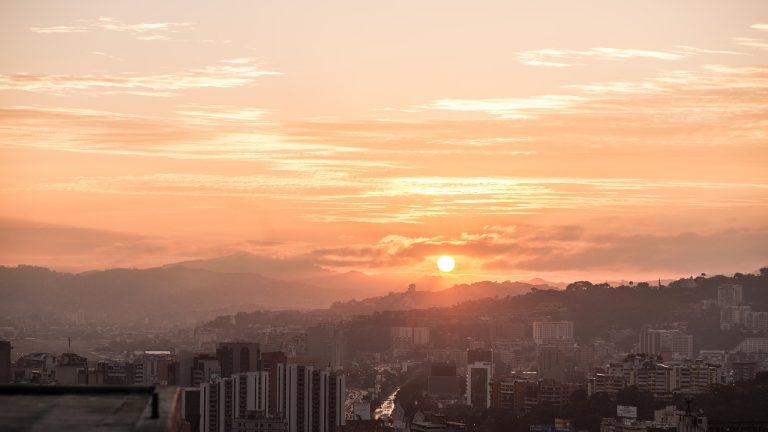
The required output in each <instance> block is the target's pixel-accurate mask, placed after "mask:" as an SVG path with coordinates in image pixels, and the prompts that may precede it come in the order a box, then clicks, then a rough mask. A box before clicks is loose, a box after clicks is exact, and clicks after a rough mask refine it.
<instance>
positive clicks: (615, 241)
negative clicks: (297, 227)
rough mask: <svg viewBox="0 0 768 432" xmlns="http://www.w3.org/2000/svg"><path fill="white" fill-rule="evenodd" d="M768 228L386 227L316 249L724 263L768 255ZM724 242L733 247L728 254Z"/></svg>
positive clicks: (355, 255)
mask: <svg viewBox="0 0 768 432" xmlns="http://www.w3.org/2000/svg"><path fill="white" fill-rule="evenodd" d="M766 245H768V229H766V228H757V229H750V230H721V231H700V232H690V231H689V232H684V233H667V232H638V233H630V234H617V233H607V232H604V231H602V230H600V229H599V228H597V227H585V226H579V225H560V226H558V225H554V226H541V225H512V226H485V227H483V228H481V229H478V230H476V231H471V232H462V233H460V234H457V235H439V236H419V237H413V236H404V235H396V234H392V235H387V236H385V237H382V238H380V239H379V240H378V241H376V242H374V243H372V244H358V245H349V246H344V247H333V248H324V249H317V250H314V251H312V252H311V254H310V256H312V257H313V258H314V259H315V260H316V262H321V263H323V264H324V265H327V266H331V267H334V266H335V267H342V268H344V267H349V268H356V267H357V268H359V267H369V268H381V267H400V266H407V267H411V268H413V267H415V266H422V268H425V267H426V268H428V267H431V266H433V265H434V264H433V263H434V260H435V259H436V258H437V257H438V256H440V255H444V254H450V255H453V256H455V257H457V259H458V261H459V262H460V263H461V265H462V266H463V269H462V271H464V272H476V273H478V274H487V273H488V272H489V271H490V272H499V273H507V272H514V271H520V270H523V271H539V272H542V271H543V272H548V271H570V272H581V271H595V270H603V271H605V270H613V271H616V270H619V271H625V272H627V271H628V272H632V271H647V270H656V271H665V272H666V271H670V272H694V273H696V274H698V272H700V271H701V269H702V268H705V269H709V270H713V271H719V270H728V269H733V268H743V267H744V266H759V265H762V264H763V263H764V261H761V260H764V259H765V258H766V257H768V246H766ZM723 250H728V251H732V254H728V256H727V257H724V256H723V254H722V251H723Z"/></svg>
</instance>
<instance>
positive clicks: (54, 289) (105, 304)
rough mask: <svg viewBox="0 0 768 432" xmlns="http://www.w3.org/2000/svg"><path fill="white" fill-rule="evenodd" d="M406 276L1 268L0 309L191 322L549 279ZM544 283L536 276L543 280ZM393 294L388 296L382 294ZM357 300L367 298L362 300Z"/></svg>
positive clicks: (183, 266)
mask: <svg viewBox="0 0 768 432" xmlns="http://www.w3.org/2000/svg"><path fill="white" fill-rule="evenodd" d="M412 282H415V283H416V285H417V287H418V288H419V290H418V291H417V292H416V293H407V292H406V288H407V281H405V280H403V279H402V278H397V277H383V276H371V275H367V274H364V273H361V272H347V273H336V272H332V271H328V270H325V269H322V268H320V267H316V266H314V265H312V264H309V263H307V264H304V265H296V264H295V263H288V262H281V261H280V260H279V259H276V258H265V257H260V256H256V255H250V254H236V255H230V256H226V257H220V258H214V259H210V260H195V261H186V262H181V263H175V264H169V265H166V266H163V267H156V268H148V269H124V268H118V269H108V270H94V271H88V272H83V273H64V272H57V271H54V270H51V269H48V268H44V267H32V266H17V267H2V266H0V299H2V301H1V302H0V313H2V314H9V315H14V314H25V315H27V316H35V314H54V315H66V314H75V313H83V312H84V313H85V314H86V316H87V317H89V318H90V319H93V320H96V321H123V322H125V321H141V320H142V319H144V318H146V317H164V318H168V319H171V320H184V321H188V320H190V319H194V318H195V315H196V314H200V313H201V312H212V311H216V310H218V311H220V310H229V311H249V310H256V309H289V308H290V309H312V308H328V307H330V306H332V305H333V307H332V312H337V313H343V314H357V313H369V312H372V311H375V310H400V309H403V308H423V307H433V306H446V305H451V304H454V303H458V302H461V301H464V300H469V299H477V298H484V297H494V296H505V295H514V294H519V293H521V292H527V291H528V290H530V289H531V288H532V287H535V286H538V287H542V286H544V287H551V286H547V284H546V281H542V282H544V283H537V284H530V283H523V282H501V283H497V282H480V283H473V284H469V285H466V284H462V285H455V286H452V287H445V286H444V285H445V284H446V282H445V280H443V279H441V278H439V277H423V278H419V279H417V280H415V281H412ZM537 282H538V281H537ZM384 293H389V294H386V295H385V294H384ZM353 299H364V300H361V301H357V300H353Z"/></svg>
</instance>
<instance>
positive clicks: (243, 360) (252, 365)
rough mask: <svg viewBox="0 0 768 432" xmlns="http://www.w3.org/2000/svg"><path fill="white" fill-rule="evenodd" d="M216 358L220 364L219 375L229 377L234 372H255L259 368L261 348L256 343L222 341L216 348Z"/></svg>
mask: <svg viewBox="0 0 768 432" xmlns="http://www.w3.org/2000/svg"><path fill="white" fill-rule="evenodd" d="M216 358H217V359H218V360H219V366H221V376H222V377H225V378H226V377H231V376H232V375H234V374H236V373H242V372H255V371H258V370H259V369H261V365H260V364H259V359H260V358H261V350H260V348H259V344H258V343H253V342H222V343H220V344H219V347H218V348H217V349H216Z"/></svg>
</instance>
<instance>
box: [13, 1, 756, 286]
mask: <svg viewBox="0 0 768 432" xmlns="http://www.w3.org/2000/svg"><path fill="white" fill-rule="evenodd" d="M767 167H768V2H765V1H764V0H758V1H738V2H722V1H701V0H691V1H686V0H681V1H675V2H669V1H666V0H664V1H653V0H642V1H620V2H619V1H579V2H574V1H537V2H530V1H482V2H469V1H445V0H441V1H437V0H426V1H419V2H413V1H395V0H393V1H388V2H361V1H339V0H333V1H324V2H315V1H292V0H286V1H226V2H207V1H186V0H185V1H164V2H157V1H134V2H122V1H102V0H99V1H78V2H71V1H45V2H42V1H23V2H19V1H10V0H0V201H1V202H2V203H3V204H2V205H1V206H0V264H3V265H16V264H33V265H42V266H48V267H52V268H55V269H59V270H66V271H84V270H90V269H101V268H110V267H141V268H143V267H151V266H157V265H162V264H167V263H171V262H177V261H182V260H188V259H199V258H212V257H218V256H224V255H228V254H232V253H238V252H247V253H251V254H255V255H258V256H265V257H270V258H280V259H283V260H285V261H286V262H290V261H294V260H295V261H296V262H311V263H313V264H314V265H318V266H321V267H323V268H326V269H329V270H334V271H350V270H357V271H362V272H365V273H369V274H398V275H437V274H438V270H437V269H436V267H435V262H436V260H437V258H438V257H439V256H441V255H451V256H453V257H454V258H455V260H456V268H455V270H454V272H453V273H451V274H450V275H443V276H445V277H448V278H452V279H451V280H454V281H462V282H463V281H472V280H481V279H495V280H506V279H510V280H515V279H525V278H529V277H535V276H539V277H544V278H549V279H552V280H574V279H577V278H579V279H580V278H589V279H592V280H601V279H611V278H624V279H635V280H637V279H642V278H647V279H655V278H656V277H681V276H689V275H698V274H700V273H703V272H705V273H717V272H719V273H733V272H736V271H740V272H751V271H755V270H757V269H758V268H760V267H763V266H766V265H768V169H766V168H767Z"/></svg>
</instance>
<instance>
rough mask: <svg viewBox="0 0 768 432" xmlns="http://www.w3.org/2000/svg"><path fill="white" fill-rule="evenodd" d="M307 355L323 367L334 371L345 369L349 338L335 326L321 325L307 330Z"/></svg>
mask: <svg viewBox="0 0 768 432" xmlns="http://www.w3.org/2000/svg"><path fill="white" fill-rule="evenodd" d="M307 354H308V355H309V356H310V357H314V358H315V359H317V361H318V365H320V366H322V367H326V366H330V367H331V369H333V370H338V369H341V368H343V367H344V363H345V362H346V357H347V338H346V336H345V335H344V333H343V332H342V330H341V329H340V328H338V327H337V326H336V325H335V324H327V323H323V324H319V325H317V326H315V327H310V328H308V329H307Z"/></svg>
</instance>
